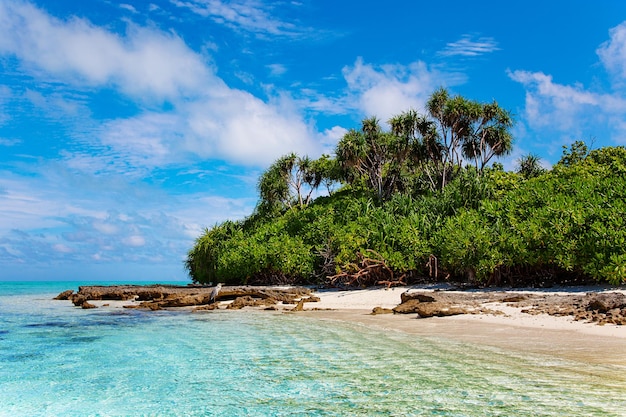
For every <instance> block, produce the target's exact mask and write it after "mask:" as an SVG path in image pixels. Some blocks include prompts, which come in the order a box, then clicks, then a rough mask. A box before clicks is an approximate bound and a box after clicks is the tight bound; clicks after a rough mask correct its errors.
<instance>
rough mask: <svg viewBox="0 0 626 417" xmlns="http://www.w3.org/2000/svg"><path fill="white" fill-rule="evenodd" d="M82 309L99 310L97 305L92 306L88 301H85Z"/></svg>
mask: <svg viewBox="0 0 626 417" xmlns="http://www.w3.org/2000/svg"><path fill="white" fill-rule="evenodd" d="M80 307H81V308H84V309H85V310H87V309H90V308H98V307H96V306H95V305H93V304H91V303H90V302H88V301H83V303H82V304H81V306H80Z"/></svg>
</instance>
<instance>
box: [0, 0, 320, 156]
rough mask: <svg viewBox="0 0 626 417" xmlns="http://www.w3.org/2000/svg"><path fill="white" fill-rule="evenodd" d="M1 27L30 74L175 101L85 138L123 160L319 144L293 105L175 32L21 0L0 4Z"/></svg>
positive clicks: (260, 152) (146, 100) (2, 43)
mask: <svg viewBox="0 0 626 417" xmlns="http://www.w3.org/2000/svg"><path fill="white" fill-rule="evenodd" d="M0 29H1V30H2V32H3V33H5V34H10V35H9V36H3V37H2V38H1V39H0V53H1V54H3V55H10V56H15V57H17V58H18V60H19V62H20V63H21V64H20V65H21V66H22V67H23V70H24V71H26V72H29V73H30V74H32V75H33V76H35V77H38V78H40V79H42V80H46V79H52V78H53V79H54V80H55V81H61V83H63V84H65V85H66V86H69V87H73V88H82V89H85V88H91V89H93V88H96V89H107V88H113V89H115V90H117V91H119V92H120V93H122V94H124V95H126V96H127V97H128V98H129V99H131V100H135V101H137V102H138V103H139V104H144V105H148V106H150V105H153V104H154V102H163V101H166V102H169V103H171V105H172V109H171V110H168V111H167V112H155V111H148V110H146V111H144V112H143V113H141V114H138V115H135V116H132V117H130V118H125V119H118V120H113V121H109V122H107V123H105V124H102V125H101V126H100V127H99V128H98V129H96V130H97V132H96V133H97V135H96V138H97V139H98V140H99V141H100V143H97V144H94V143H91V145H95V146H104V147H105V148H107V149H108V151H109V152H110V153H112V154H115V153H116V154H117V155H116V158H117V159H122V160H123V161H125V162H126V163H127V164H128V165H131V166H135V167H137V166H142V164H145V166H147V167H148V168H150V167H152V166H155V165H157V164H166V163H168V162H174V163H180V162H181V161H182V160H184V158H185V157H186V155H189V153H198V155H199V156H201V157H211V158H224V159H227V160H230V161H233V162H236V163H243V164H252V165H257V166H264V165H267V164H268V163H270V162H271V161H272V160H273V159H275V158H276V157H278V156H279V155H280V154H282V153H283V152H284V150H285V149H292V150H294V151H298V152H301V153H311V152H313V153H315V152H319V149H320V145H319V144H317V143H316V140H315V135H314V134H313V133H312V132H311V129H310V127H309V126H308V125H307V123H305V122H304V120H303V118H302V116H301V115H300V114H298V113H297V112H295V111H293V106H285V105H282V104H281V101H280V100H277V101H276V103H269V102H266V101H263V100H261V99H259V98H257V97H255V96H253V95H251V94H249V93H247V92H244V91H241V90H237V89H231V88H229V87H228V86H227V85H226V84H225V83H224V82H223V81H222V80H221V79H220V78H219V77H217V76H216V75H215V73H214V71H213V69H212V68H211V66H210V65H209V64H208V63H207V62H206V60H205V59H204V58H203V57H202V56H201V55H200V54H198V53H196V52H194V51H193V50H191V49H190V48H189V47H188V46H187V45H186V44H185V43H184V42H183V40H182V39H181V38H179V37H178V36H176V35H175V34H172V33H169V32H163V31H160V30H157V29H152V28H144V27H138V26H135V25H133V24H129V25H128V29H127V33H125V34H123V35H119V34H116V33H112V32H110V31H108V30H106V29H104V28H101V27H97V26H94V25H93V24H91V23H90V22H88V21H86V20H84V19H80V18H71V19H68V20H61V19H57V18H55V17H52V16H50V15H49V14H47V13H46V12H44V11H43V10H41V9H38V8H37V7H35V6H33V5H31V4H29V3H23V2H6V3H2V4H0ZM93 133H94V132H93V130H90V131H89V132H88V135H87V136H89V137H90V138H92V137H93ZM92 142H93V141H92ZM194 146H197V148H194ZM316 148H317V151H316Z"/></svg>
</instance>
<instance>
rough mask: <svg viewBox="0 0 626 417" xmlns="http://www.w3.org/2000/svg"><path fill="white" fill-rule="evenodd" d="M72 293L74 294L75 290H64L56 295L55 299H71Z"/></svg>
mask: <svg viewBox="0 0 626 417" xmlns="http://www.w3.org/2000/svg"><path fill="white" fill-rule="evenodd" d="M72 294H74V290H67V291H63V292H62V293H60V294H59V295H57V296H56V297H54V298H53V300H69V299H70V296H71V295H72Z"/></svg>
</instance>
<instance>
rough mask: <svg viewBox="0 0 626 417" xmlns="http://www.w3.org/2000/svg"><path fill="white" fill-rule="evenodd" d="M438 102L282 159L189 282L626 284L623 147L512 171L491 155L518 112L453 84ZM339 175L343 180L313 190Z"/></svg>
mask: <svg viewBox="0 0 626 417" xmlns="http://www.w3.org/2000/svg"><path fill="white" fill-rule="evenodd" d="M436 100H439V101H438V102H436V103H435V102H434V101H436ZM429 106H430V107H429V115H426V116H424V115H418V114H417V113H415V112H407V113H403V114H402V115H400V116H397V117H395V118H392V119H391V120H390V121H389V124H390V126H391V127H392V129H391V131H390V132H384V131H383V130H382V129H381V127H380V125H379V123H378V121H377V120H376V119H366V120H365V121H364V122H363V125H362V128H361V130H359V131H356V130H353V131H350V132H349V133H348V134H346V136H345V137H344V138H343V139H342V140H341V141H340V142H339V144H338V146H337V151H336V155H337V157H336V159H333V158H330V157H328V156H324V157H323V158H321V159H320V160H316V161H312V160H309V159H308V158H300V157H298V156H296V155H293V154H291V155H287V156H286V157H283V158H281V159H279V160H278V161H277V162H276V163H275V164H274V165H272V166H271V167H270V168H269V169H268V171H266V172H265V173H264V174H263V176H262V177H261V179H260V181H259V191H260V196H261V199H260V203H259V206H258V207H257V210H256V211H255V213H253V214H252V215H251V216H250V217H248V218H247V219H245V220H242V221H237V222H232V221H228V222H225V223H222V224H219V225H216V226H214V227H213V228H211V229H207V230H205V232H204V233H203V234H202V235H201V236H200V237H198V239H197V240H196V243H195V245H194V247H193V248H192V249H191V250H190V251H189V254H188V258H187V261H186V267H187V269H188V271H189V273H190V275H191V277H192V279H193V280H194V281H195V282H200V283H208V282H218V281H220V282H226V283H229V284H243V283H248V284H252V283H316V284H334V285H340V284H360V285H363V284H374V283H376V282H380V281H387V282H394V281H395V282H400V281H401V282H407V283H408V282H415V281H417V280H423V279H446V278H453V279H464V280H468V281H470V282H480V283H483V284H507V283H508V284H513V285H522V284H528V283H530V282H532V281H533V280H535V279H537V278H550V279H553V278H559V279H562V280H568V279H593V280H597V281H606V282H610V283H614V284H617V283H622V282H626V149H625V148H623V147H612V148H604V149H599V150H595V151H591V152H589V150H588V149H587V148H586V146H585V145H584V143H582V142H575V143H574V144H573V145H572V146H571V148H567V147H566V148H565V149H564V153H563V158H562V159H561V161H559V163H558V164H557V165H555V166H554V167H553V169H551V170H549V171H548V170H545V169H543V168H542V167H541V166H540V165H539V164H538V158H536V157H534V156H532V155H529V156H527V157H524V158H522V159H521V160H520V161H519V169H518V170H517V172H504V171H503V170H502V169H501V166H499V165H497V164H493V166H492V167H489V166H488V165H487V162H489V160H490V159H491V158H492V157H493V156H499V155H503V154H506V153H507V152H509V151H510V149H511V137H510V135H509V133H508V130H507V129H508V128H509V127H510V126H511V120H510V117H509V116H508V113H506V112H505V111H503V110H501V109H499V107H498V106H497V104H496V103H491V104H487V105H481V104H479V103H475V102H471V101H469V100H466V99H463V98H460V97H454V98H451V97H449V96H448V95H447V92H445V90H439V91H437V92H435V93H434V94H433V96H432V97H431V101H429ZM462 163H466V164H467V165H466V166H463V165H462ZM333 183H335V184H340V188H339V190H338V191H336V192H334V193H332V194H329V195H325V196H322V197H318V198H316V199H313V198H312V196H313V195H314V191H315V190H317V188H318V187H320V185H322V184H325V185H326V186H327V187H329V190H330V189H332V188H333V187H331V186H330V185H331V184H333Z"/></svg>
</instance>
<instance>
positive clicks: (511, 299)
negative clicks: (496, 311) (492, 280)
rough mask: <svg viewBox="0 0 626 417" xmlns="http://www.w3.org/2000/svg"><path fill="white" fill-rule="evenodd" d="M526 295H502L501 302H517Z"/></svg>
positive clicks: (522, 299)
mask: <svg viewBox="0 0 626 417" xmlns="http://www.w3.org/2000/svg"><path fill="white" fill-rule="evenodd" d="M526 298H527V297H526V296H524V295H512V296H510V297H504V298H503V299H502V301H501V302H503V303H519V302H520V301H524V300H526Z"/></svg>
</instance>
